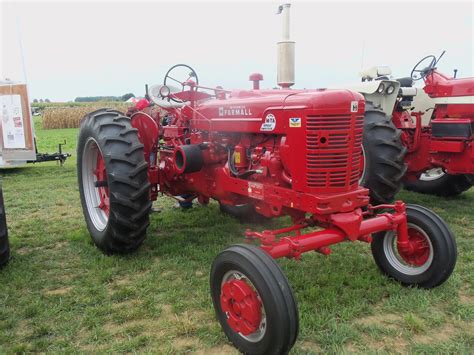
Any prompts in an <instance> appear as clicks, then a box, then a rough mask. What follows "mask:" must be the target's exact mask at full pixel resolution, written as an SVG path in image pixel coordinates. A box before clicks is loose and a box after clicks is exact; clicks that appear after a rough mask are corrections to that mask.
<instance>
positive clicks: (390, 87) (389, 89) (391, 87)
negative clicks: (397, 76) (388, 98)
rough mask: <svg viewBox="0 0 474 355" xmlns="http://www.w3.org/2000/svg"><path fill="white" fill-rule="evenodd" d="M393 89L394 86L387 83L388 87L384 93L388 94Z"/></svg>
mask: <svg viewBox="0 0 474 355" xmlns="http://www.w3.org/2000/svg"><path fill="white" fill-rule="evenodd" d="M394 90H395V86H393V85H389V87H388V88H387V91H386V93H387V94H388V95H391V94H392V93H393V91H394Z"/></svg>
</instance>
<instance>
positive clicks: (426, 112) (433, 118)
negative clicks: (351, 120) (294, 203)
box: [350, 52, 474, 203]
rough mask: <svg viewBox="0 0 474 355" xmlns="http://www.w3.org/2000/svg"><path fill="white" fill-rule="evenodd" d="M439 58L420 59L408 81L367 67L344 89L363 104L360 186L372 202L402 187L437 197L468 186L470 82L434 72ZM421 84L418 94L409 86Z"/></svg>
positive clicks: (473, 173)
mask: <svg viewBox="0 0 474 355" xmlns="http://www.w3.org/2000/svg"><path fill="white" fill-rule="evenodd" d="M443 54H444V52H443V53H442V54H441V56H440V57H439V58H436V57H435V56H433V55H430V56H427V57H425V58H423V59H422V60H420V61H419V62H418V63H417V64H416V65H415V67H414V68H413V70H412V72H411V76H410V77H406V78H400V79H397V80H395V79H390V78H389V77H388V75H390V74H391V71H390V69H389V68H388V67H374V68H370V69H368V70H365V71H363V72H362V73H361V76H362V81H363V82H362V83H361V84H359V85H357V86H351V87H350V88H351V89H353V90H355V91H358V92H360V93H361V94H363V95H364V97H365V99H366V101H367V105H366V114H365V120H364V121H365V130H364V153H365V154H364V157H365V158H364V162H365V163H366V164H365V166H364V169H363V176H362V178H361V184H362V185H363V186H365V187H367V188H369V189H370V190H371V197H372V201H375V202H378V203H385V202H389V201H392V200H393V198H394V196H395V194H396V193H397V192H398V190H399V188H400V187H401V185H402V183H403V184H404V185H405V187H406V188H407V189H409V190H413V191H417V192H422V193H429V194H435V195H439V196H454V195H458V194H460V193H462V192H463V191H466V190H468V189H469V188H470V187H471V186H472V185H473V184H474V78H463V79H456V78H449V77H447V76H446V75H443V74H441V73H440V72H438V70H437V69H436V66H437V64H438V62H439V60H440V58H441V57H442V56H443ZM421 79H423V80H424V82H425V86H424V88H423V90H421V89H420V88H416V87H413V84H414V82H415V81H416V80H421ZM374 118H378V121H377V122H375V124H374ZM390 138H392V139H390Z"/></svg>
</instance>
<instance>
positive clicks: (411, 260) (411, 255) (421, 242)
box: [398, 228, 430, 266]
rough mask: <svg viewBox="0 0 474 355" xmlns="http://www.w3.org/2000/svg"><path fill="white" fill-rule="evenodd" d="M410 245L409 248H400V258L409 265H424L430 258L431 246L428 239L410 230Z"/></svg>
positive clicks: (416, 231) (414, 230)
mask: <svg viewBox="0 0 474 355" xmlns="http://www.w3.org/2000/svg"><path fill="white" fill-rule="evenodd" d="M408 243H409V247H408V248H401V247H398V253H399V254H400V256H401V257H402V258H403V260H404V261H405V262H406V263H407V264H409V265H413V266H422V265H424V264H425V263H426V262H427V261H428V259H429V256H430V246H429V243H428V240H427V239H426V237H425V236H424V235H423V234H422V233H420V232H419V231H418V230H416V229H413V228H408Z"/></svg>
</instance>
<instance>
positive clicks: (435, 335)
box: [412, 323, 456, 344]
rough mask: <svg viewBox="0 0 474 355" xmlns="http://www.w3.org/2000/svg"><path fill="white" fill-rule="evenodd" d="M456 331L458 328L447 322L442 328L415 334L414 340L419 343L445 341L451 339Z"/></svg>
mask: <svg viewBox="0 0 474 355" xmlns="http://www.w3.org/2000/svg"><path fill="white" fill-rule="evenodd" d="M455 333H456V328H454V326H453V325H452V324H450V323H446V324H444V325H443V327H441V328H434V329H431V330H430V331H429V332H427V333H425V334H418V335H415V336H414V337H413V338H412V340H413V342H414V343H419V344H434V343H443V342H446V341H448V340H449V339H451V338H452V337H453V336H454V335H455Z"/></svg>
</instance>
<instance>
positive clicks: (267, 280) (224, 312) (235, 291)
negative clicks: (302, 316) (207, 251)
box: [211, 245, 298, 354]
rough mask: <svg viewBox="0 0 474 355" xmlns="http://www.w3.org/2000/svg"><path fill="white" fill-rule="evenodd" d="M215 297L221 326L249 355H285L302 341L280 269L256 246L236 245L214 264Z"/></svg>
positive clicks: (285, 280)
mask: <svg viewBox="0 0 474 355" xmlns="http://www.w3.org/2000/svg"><path fill="white" fill-rule="evenodd" d="M211 296H212V301H213V304H214V309H215V311H216V314H217V317H218V319H219V322H220V324H221V326H222V328H223V330H224V332H225V334H226V336H227V337H228V339H229V340H230V341H231V342H232V343H233V344H234V346H235V347H236V348H237V349H238V350H239V351H241V352H242V353H245V354H286V353H288V352H289V350H290V349H291V348H292V347H293V345H294V343H295V341H296V337H297V335H298V309H297V306H296V302H295V299H294V296H293V292H292V290H291V287H290V285H289V283H288V280H287V279H286V277H285V275H284V274H283V271H282V270H281V268H280V267H279V266H278V264H277V263H276V262H275V260H273V259H272V258H271V257H270V256H269V255H268V254H267V253H265V252H264V251H263V250H262V249H260V248H258V247H256V246H253V245H234V246H231V247H229V248H228V249H226V250H224V251H223V252H221V253H220V254H219V255H218V256H217V257H216V259H215V260H214V262H213V264H212V269H211Z"/></svg>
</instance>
